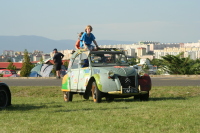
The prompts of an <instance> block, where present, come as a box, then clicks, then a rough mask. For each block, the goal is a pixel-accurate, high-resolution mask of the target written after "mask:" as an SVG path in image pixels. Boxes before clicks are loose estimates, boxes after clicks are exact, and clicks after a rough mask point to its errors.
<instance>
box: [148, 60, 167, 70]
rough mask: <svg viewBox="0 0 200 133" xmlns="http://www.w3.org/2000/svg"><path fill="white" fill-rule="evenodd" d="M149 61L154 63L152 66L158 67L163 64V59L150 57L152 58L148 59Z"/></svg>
mask: <svg viewBox="0 0 200 133" xmlns="http://www.w3.org/2000/svg"><path fill="white" fill-rule="evenodd" d="M150 63H151V64H152V65H154V66H157V68H160V67H162V66H163V65H164V61H163V59H152V60H151V61H150Z"/></svg>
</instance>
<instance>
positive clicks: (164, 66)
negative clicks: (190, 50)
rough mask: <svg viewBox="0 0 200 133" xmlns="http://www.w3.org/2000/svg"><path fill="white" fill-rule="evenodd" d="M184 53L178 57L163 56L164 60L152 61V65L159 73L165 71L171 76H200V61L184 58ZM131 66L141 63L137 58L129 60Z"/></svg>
mask: <svg viewBox="0 0 200 133" xmlns="http://www.w3.org/2000/svg"><path fill="white" fill-rule="evenodd" d="M183 54H184V52H182V53H180V54H178V55H165V56H161V58H162V59H152V60H150V63H151V64H152V65H155V66H157V68H158V71H165V72H167V73H169V74H177V75H192V74H196V75H198V74H200V59H196V60H193V59H191V58H190V56H188V57H183ZM129 61H130V62H131V65H136V64H138V63H139V62H137V61H136V59H135V58H132V59H131V60H129Z"/></svg>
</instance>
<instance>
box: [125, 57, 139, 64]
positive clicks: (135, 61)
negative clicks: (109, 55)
mask: <svg viewBox="0 0 200 133" xmlns="http://www.w3.org/2000/svg"><path fill="white" fill-rule="evenodd" d="M128 62H129V63H130V65H136V64H138V63H139V62H137V58H131V59H129V60H128Z"/></svg>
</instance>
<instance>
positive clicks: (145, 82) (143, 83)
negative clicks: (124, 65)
mask: <svg viewBox="0 0 200 133" xmlns="http://www.w3.org/2000/svg"><path fill="white" fill-rule="evenodd" d="M138 84H139V85H140V90H141V91H150V90H151V85H152V84H151V78H150V76H149V75H148V74H144V75H143V76H141V77H139V79H138Z"/></svg>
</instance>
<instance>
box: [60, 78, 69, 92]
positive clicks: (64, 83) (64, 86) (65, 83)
mask: <svg viewBox="0 0 200 133" xmlns="http://www.w3.org/2000/svg"><path fill="white" fill-rule="evenodd" d="M69 78H70V77H69V75H68V74H66V75H65V76H64V77H63V79H62V89H61V90H62V91H70V87H69Z"/></svg>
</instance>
